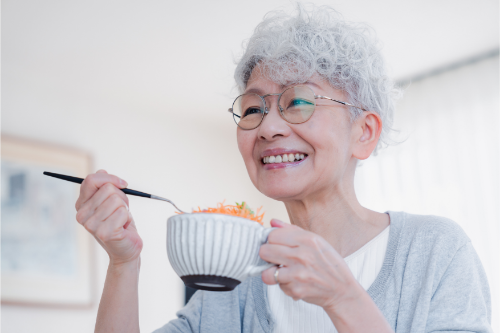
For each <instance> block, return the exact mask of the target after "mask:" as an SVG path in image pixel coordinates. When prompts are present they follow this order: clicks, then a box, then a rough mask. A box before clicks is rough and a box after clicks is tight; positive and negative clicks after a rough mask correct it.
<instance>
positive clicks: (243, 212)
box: [193, 201, 264, 224]
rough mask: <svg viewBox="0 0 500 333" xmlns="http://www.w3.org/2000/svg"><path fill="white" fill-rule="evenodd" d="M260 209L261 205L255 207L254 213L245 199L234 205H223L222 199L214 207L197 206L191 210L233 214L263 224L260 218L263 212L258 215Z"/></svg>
mask: <svg viewBox="0 0 500 333" xmlns="http://www.w3.org/2000/svg"><path fill="white" fill-rule="evenodd" d="M261 209H262V207H260V208H259V209H257V213H255V212H254V211H253V210H252V209H251V208H250V207H248V205H247V203H246V202H245V201H243V202H242V203H241V204H239V203H236V205H224V201H223V202H221V203H218V204H217V207H216V208H207V209H201V208H200V207H198V209H197V210H196V209H195V210H193V213H216V214H226V215H233V216H238V217H243V218H245V219H249V220H252V221H255V222H258V223H260V224H263V222H262V219H263V218H264V213H262V214H260V215H259V213H260V210H261Z"/></svg>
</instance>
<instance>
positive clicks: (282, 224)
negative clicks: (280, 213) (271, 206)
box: [271, 219, 291, 228]
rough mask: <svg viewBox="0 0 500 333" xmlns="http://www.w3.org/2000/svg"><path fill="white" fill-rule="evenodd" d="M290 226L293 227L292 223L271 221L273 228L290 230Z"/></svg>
mask: <svg viewBox="0 0 500 333" xmlns="http://www.w3.org/2000/svg"><path fill="white" fill-rule="evenodd" d="M290 226H291V224H290V223H285V222H283V221H280V220H278V219H272V220H271V227H274V228H288V227H290Z"/></svg>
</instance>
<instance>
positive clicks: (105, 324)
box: [76, 6, 491, 333]
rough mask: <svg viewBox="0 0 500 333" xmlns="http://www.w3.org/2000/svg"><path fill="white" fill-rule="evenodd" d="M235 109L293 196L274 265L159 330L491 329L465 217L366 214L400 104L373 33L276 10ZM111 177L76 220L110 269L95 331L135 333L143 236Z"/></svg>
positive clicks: (250, 52) (240, 73)
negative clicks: (365, 181)
mask: <svg viewBox="0 0 500 333" xmlns="http://www.w3.org/2000/svg"><path fill="white" fill-rule="evenodd" d="M235 78H236V82H237V84H238V86H239V89H240V93H241V95H240V96H238V97H237V98H236V99H235V101H234V103H233V105H232V107H231V108H230V109H229V111H230V112H231V113H232V115H233V117H234V119H235V122H236V124H237V127H236V132H237V134H236V136H237V141H238V148H239V151H240V153H241V156H242V157H243V160H244V163H245V166H246V169H247V172H248V174H249V177H250V179H251V181H252V183H253V184H254V185H255V187H256V188H257V189H258V190H259V191H260V192H262V193H263V194H265V195H266V196H268V197H270V198H273V199H275V200H279V201H282V202H283V203H284V205H285V206H286V209H287V212H288V216H289V219H290V222H291V225H289V224H286V223H283V222H281V221H278V220H272V221H271V225H272V226H273V227H275V228H276V229H275V230H273V231H271V232H270V234H269V237H268V243H267V244H264V245H263V246H262V247H261V248H260V257H261V258H262V259H263V260H265V261H267V262H270V263H273V264H275V265H276V266H274V267H271V268H269V269H267V270H265V271H264V272H263V273H262V276H261V277H255V278H250V279H247V280H245V281H244V282H243V283H241V284H240V285H238V287H237V288H236V289H234V290H233V291H230V292H225V293H214V292H208V291H198V292H196V294H195V295H194V296H193V297H192V299H191V300H190V302H189V303H188V304H187V305H186V307H185V308H183V309H182V310H181V311H179V313H178V318H177V319H175V320H173V321H171V322H170V323H168V324H166V325H165V326H164V327H162V328H160V329H158V330H157V332H159V333H161V332H335V331H338V332H424V331H425V332H435V331H469V332H470V331H474V332H490V331H491V328H490V316H491V314H490V312H491V310H490V295H489V288H488V283H487V281H486V277H485V274H484V270H483V268H482V265H481V263H480V261H479V259H478V257H477V255H476V253H475V250H474V248H473V247H472V245H471V243H470V240H469V239H468V237H467V236H466V235H465V233H464V232H463V231H462V229H461V228H460V227H459V226H458V225H457V224H456V223H454V222H453V221H450V220H448V219H446V218H442V217H436V216H421V215H412V214H407V213H404V212H384V213H381V212H376V211H372V210H369V209H367V208H365V207H363V206H362V205H361V204H360V203H359V201H358V199H357V197H356V193H355V191H354V175H355V171H356V166H357V164H358V162H359V161H360V160H365V159H367V158H368V157H369V156H370V155H372V154H373V153H374V152H376V151H377V150H378V149H380V148H382V147H383V146H385V145H387V144H388V143H390V138H389V134H390V132H391V126H392V115H393V111H394V100H395V98H396V97H397V96H398V94H399V92H398V91H397V89H395V88H394V86H393V82H392V81H391V80H390V79H389V78H388V76H387V74H386V72H385V67H384V62H383V59H382V57H381V55H380V52H379V47H378V46H377V41H376V39H375V37H374V36H373V35H372V34H371V33H370V30H369V29H368V28H366V27H365V26H362V25H358V24H353V23H349V22H346V21H345V20H344V19H343V18H342V17H341V16H340V15H339V14H338V13H337V12H335V11H334V10H332V9H330V8H328V7H311V8H310V9H305V8H304V7H302V6H298V7H297V12H296V13H294V14H292V15H290V14H287V13H284V12H273V13H271V14H269V15H268V16H266V17H265V19H264V21H263V22H262V23H261V24H259V26H258V27H257V28H256V30H255V32H254V35H253V36H252V37H251V38H250V40H249V42H248V45H247V47H246V50H245V53H244V55H243V57H242V59H241V60H240V62H239V63H238V66H237V68H236V73H235ZM124 186H126V183H125V182H124V181H123V180H121V179H119V178H118V177H115V176H112V175H108V174H107V173H106V172H105V171H99V172H98V173H96V174H94V175H90V176H89V177H87V179H86V180H85V181H84V183H83V184H82V190H81V195H80V198H79V199H78V201H77V205H76V206H77V209H78V215H77V217H78V221H79V222H80V223H82V224H83V225H84V226H85V228H86V229H87V230H89V231H90V232H91V233H92V234H93V235H94V236H95V237H96V238H97V240H98V241H99V242H100V243H101V244H102V246H103V247H104V248H105V249H106V251H107V252H108V254H109V256H110V266H109V270H108V275H107V278H106V284H105V288H104V292H103V296H102V299H101V303H100V307H99V313H98V318H97V324H96V331H99V332H109V331H113V330H115V331H120V332H126V331H128V332H137V331H138V330H139V327H138V299H137V280H138V276H139V266H140V259H139V258H140V257H139V255H140V252H141V249H142V240H141V238H140V237H139V235H138V233H137V230H136V228H135V223H134V220H133V218H132V215H131V213H130V211H129V209H128V200H127V198H126V197H125V196H124V195H123V193H122V192H121V191H120V190H119V188H121V187H124Z"/></svg>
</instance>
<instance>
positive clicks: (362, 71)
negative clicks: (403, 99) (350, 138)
mask: <svg viewBox="0 0 500 333" xmlns="http://www.w3.org/2000/svg"><path fill="white" fill-rule="evenodd" d="M245 44H246V45H244V54H243V56H242V57H241V59H240V60H239V61H238V62H237V66H236V71H235V74H234V78H235V80H236V84H237V86H238V89H239V90H240V92H243V91H244V90H245V88H246V85H247V83H248V80H249V79H250V75H251V74H252V71H253V69H254V68H255V66H256V65H257V64H259V68H261V69H262V73H263V74H265V75H266V76H267V77H268V78H269V79H271V80H272V81H274V82H276V83H279V84H282V85H288V84H297V83H303V82H305V81H307V80H308V79H309V78H310V77H311V76H313V75H314V74H315V73H318V74H319V75H320V76H322V77H324V78H325V79H327V81H328V82H329V83H330V84H331V85H332V86H333V87H334V88H335V89H339V90H342V91H344V92H345V93H346V94H347V99H348V100H347V102H349V103H351V104H353V105H356V106H359V107H362V108H365V109H367V110H371V111H374V112H377V113H378V114H379V115H380V117H381V118H382V124H383V125H382V134H381V136H380V139H379V142H378V144H377V148H376V149H375V153H376V152H377V151H378V150H379V149H381V148H382V147H385V146H387V145H388V144H389V143H392V140H390V139H389V134H390V132H391V131H392V124H393V114H394V109H395V101H396V99H397V98H398V97H399V96H400V90H399V89H397V88H396V87H395V85H394V82H393V81H392V80H391V79H390V78H389V77H388V75H387V73H386V68H385V64H384V60H383V58H382V55H381V52H380V47H379V43H378V40H377V38H376V36H375V34H374V33H373V30H372V29H371V28H370V27H368V26H367V25H365V24H360V23H352V22H347V21H345V20H344V18H343V17H342V15H341V14H340V13H338V12H337V11H335V10H334V9H332V8H330V7H328V6H314V5H311V6H307V8H306V6H304V5H302V4H297V6H296V10H295V12H294V13H291V14H289V13H286V12H285V11H282V10H278V11H272V12H269V13H268V14H267V15H266V16H265V17H264V20H263V21H262V22H261V23H260V24H259V25H258V26H257V27H256V28H255V31H254V33H253V35H252V37H251V38H250V39H249V40H247V41H246V42H245ZM349 109H350V115H351V121H353V120H354V119H356V118H357V117H358V116H359V115H360V114H361V113H362V112H363V111H361V110H359V109H357V108H354V107H350V108H349Z"/></svg>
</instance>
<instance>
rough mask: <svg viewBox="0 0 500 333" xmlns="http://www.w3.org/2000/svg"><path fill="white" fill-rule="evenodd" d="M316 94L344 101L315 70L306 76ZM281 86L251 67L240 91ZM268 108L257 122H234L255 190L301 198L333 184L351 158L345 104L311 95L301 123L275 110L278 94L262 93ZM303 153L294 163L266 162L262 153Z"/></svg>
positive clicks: (278, 197) (278, 196)
mask: <svg viewBox="0 0 500 333" xmlns="http://www.w3.org/2000/svg"><path fill="white" fill-rule="evenodd" d="M304 85H307V86H309V87H310V88H311V89H312V90H313V91H314V93H315V94H316V95H323V96H327V97H331V98H333V99H337V100H340V101H346V96H345V94H344V93H343V92H342V91H339V90H336V89H334V88H332V87H331V86H330V85H329V84H328V82H327V81H325V80H324V79H322V78H321V77H320V76H319V75H315V76H313V77H311V78H310V79H309V81H308V82H306V83H304ZM285 88H286V87H283V86H280V85H279V84H277V83H275V82H273V81H271V80H269V79H266V78H265V77H264V76H263V75H261V74H260V71H258V70H254V71H253V74H252V76H251V77H250V80H249V81H248V85H247V88H246V90H245V92H252V93H256V94H258V95H261V96H263V95H266V94H270V93H281V92H282V91H283V90H284V89H285ZM266 103H267V107H268V108H269V113H268V114H267V115H266V116H265V118H264V120H263V121H262V123H261V124H260V126H259V127H257V128H256V129H253V130H242V129H241V128H239V127H238V129H237V138H238V147H239V150H240V153H241V155H242V156H243V160H244V161H245V165H246V168H247V171H248V174H249V175H250V179H251V180H252V182H253V184H254V185H255V187H257V189H258V190H259V191H260V192H262V193H263V194H265V195H266V196H268V197H271V198H273V199H276V200H281V201H288V200H301V199H304V198H305V197H307V196H309V195H311V194H312V195H314V194H316V193H318V192H321V191H324V190H326V191H328V190H330V191H331V190H332V189H335V188H338V187H339V185H340V184H341V182H342V179H343V177H344V175H345V173H346V169H347V166H348V164H349V161H350V160H351V157H352V146H353V135H352V128H353V124H352V123H351V121H350V119H349V111H348V109H347V107H346V106H344V105H342V104H339V103H335V102H333V101H329V100H325V99H317V100H316V103H317V104H316V109H315V111H314V113H313V115H312V117H311V118H310V119H309V120H308V121H307V122H305V123H302V124H290V123H288V122H286V121H285V120H284V119H283V118H282V117H281V116H280V114H279V111H278V107H277V103H278V96H269V97H266ZM283 154H294V155H295V154H304V156H305V158H304V159H302V160H299V161H294V162H282V163H272V164H266V163H264V162H263V158H264V157H266V156H275V157H276V156H278V155H280V156H281V157H283Z"/></svg>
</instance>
